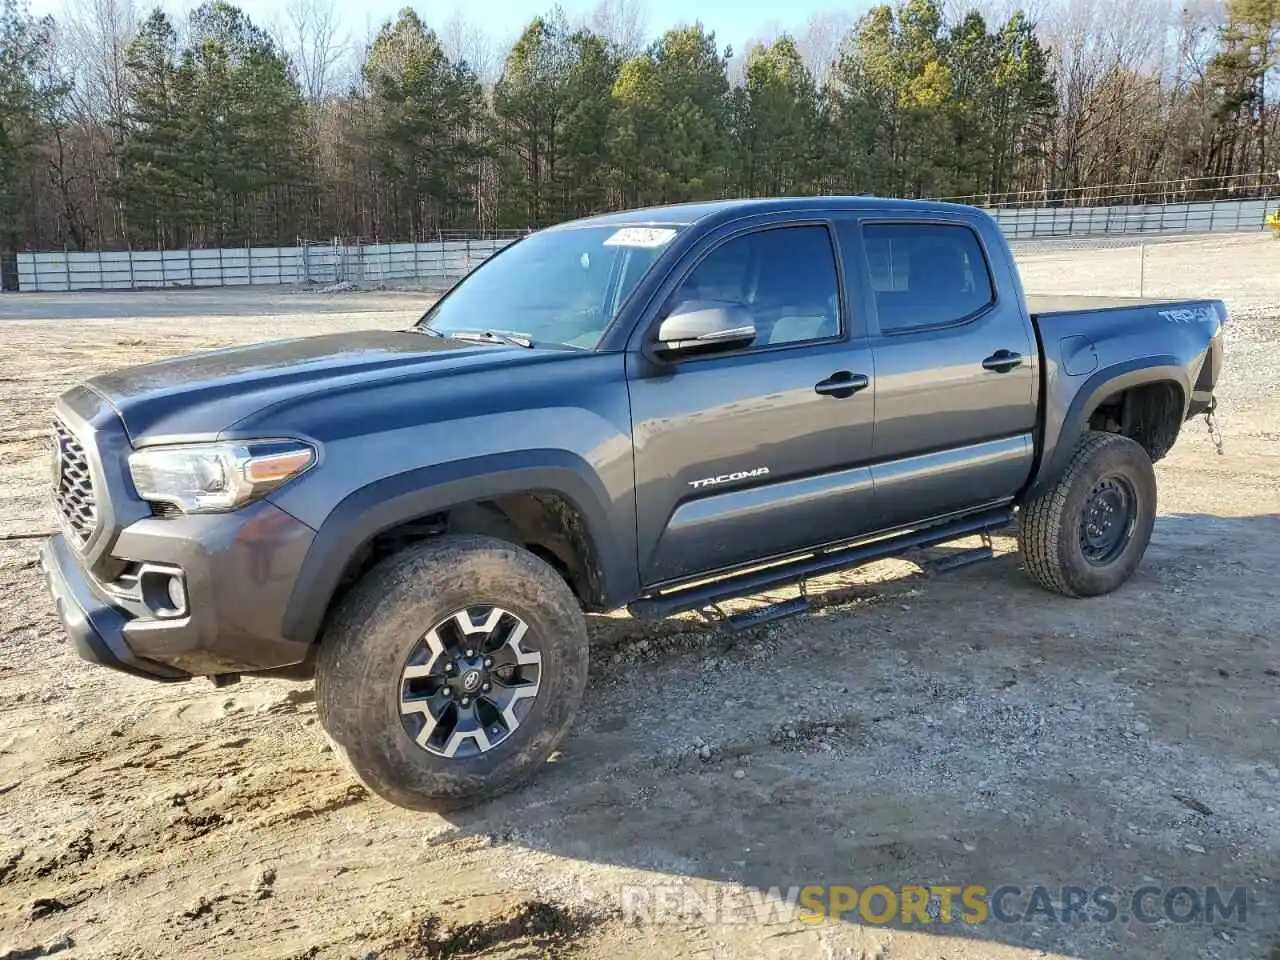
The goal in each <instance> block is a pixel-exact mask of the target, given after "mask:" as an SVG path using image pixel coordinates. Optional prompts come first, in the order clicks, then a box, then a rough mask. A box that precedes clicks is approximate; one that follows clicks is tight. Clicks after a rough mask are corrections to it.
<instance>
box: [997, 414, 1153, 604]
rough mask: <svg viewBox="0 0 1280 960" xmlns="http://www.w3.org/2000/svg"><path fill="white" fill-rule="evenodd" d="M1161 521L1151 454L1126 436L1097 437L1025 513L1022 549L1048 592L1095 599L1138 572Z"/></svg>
mask: <svg viewBox="0 0 1280 960" xmlns="http://www.w3.org/2000/svg"><path fill="white" fill-rule="evenodd" d="M1155 517H1156V476H1155V470H1154V469H1153V467H1152V466H1151V458H1150V457H1148V456H1147V452H1146V451H1145V450H1144V449H1143V448H1142V447H1141V446H1139V445H1138V444H1137V443H1135V442H1134V441H1133V440H1130V439H1129V438H1128V437H1122V436H1119V435H1118V434H1112V433H1098V432H1091V433H1087V434H1085V436H1084V438H1083V439H1082V440H1081V441H1080V444H1079V446H1077V447H1076V450H1075V453H1074V454H1073V455H1072V457H1071V462H1070V463H1069V464H1068V465H1067V469H1066V470H1065V471H1064V472H1063V474H1062V476H1061V477H1060V478H1059V479H1058V482H1057V483H1056V484H1054V486H1053V488H1052V489H1050V490H1048V491H1047V492H1046V493H1044V494H1043V495H1042V496H1040V497H1037V498H1036V499H1035V500H1033V501H1032V502H1031V503H1029V504H1027V506H1026V507H1025V508H1024V509H1023V511H1022V515H1021V520H1020V523H1019V527H1018V547H1019V549H1020V550H1021V551H1022V555H1023V559H1024V561H1025V563H1026V566H1027V571H1028V572H1029V573H1030V574H1031V576H1032V577H1033V578H1035V580H1036V581H1038V582H1039V583H1040V584H1041V585H1042V586H1043V587H1045V588H1047V589H1049V590H1053V591H1055V592H1057V593H1061V594H1065V595H1066V596H1069V597H1092V596H1097V595H1098V594H1103V593H1110V592H1111V591H1112V590H1115V589H1116V588H1117V587H1119V586H1120V585H1121V584H1122V583H1124V582H1125V581H1126V580H1128V579H1129V577H1130V576H1131V575H1132V574H1133V571H1134V570H1135V569H1136V568H1137V566H1138V563H1139V562H1140V561H1141V560H1142V555H1143V554H1144V553H1146V550H1147V544H1148V543H1149V542H1150V540H1151V530H1152V527H1153V526H1154V525H1155Z"/></svg>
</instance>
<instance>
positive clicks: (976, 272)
mask: <svg viewBox="0 0 1280 960" xmlns="http://www.w3.org/2000/svg"><path fill="white" fill-rule="evenodd" d="M862 235H863V239H864V241H865V246H866V251H867V266H868V269H869V273H870V275H871V289H872V291H874V293H875V298H876V314H877V315H878V317H879V319H880V330H881V332H885V333H887V332H891V331H895V330H910V329H912V328H914V327H933V326H938V325H942V324H948V323H956V322H958V321H961V320H964V319H965V318H967V317H970V316H972V315H973V314H975V313H977V312H978V311H979V310H981V309H983V308H984V307H986V306H988V305H989V304H990V303H992V302H993V301H994V300H995V287H994V285H993V284H992V282H991V271H990V270H989V269H988V267H987V260H986V258H985V257H984V256H983V255H982V247H981V246H980V245H979V243H978V237H977V235H976V234H974V232H973V231H972V230H970V229H969V228H968V227H963V226H959V225H956V224H939V223H871V224H866V225H865V226H864V227H863V228H862Z"/></svg>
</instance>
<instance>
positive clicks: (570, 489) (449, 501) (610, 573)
mask: <svg viewBox="0 0 1280 960" xmlns="http://www.w3.org/2000/svg"><path fill="white" fill-rule="evenodd" d="M528 491H544V492H549V493H555V494H558V495H560V496H562V497H564V498H565V499H566V500H568V501H569V502H570V503H572V504H573V506H574V507H575V508H576V509H577V510H578V512H579V514H580V515H581V516H582V518H583V520H584V521H585V523H586V526H587V532H588V535H589V536H590V537H591V540H592V542H593V545H594V553H595V556H596V558H597V560H598V563H599V566H600V569H599V571H598V575H599V580H600V586H601V591H602V594H603V597H604V602H605V605H606V607H614V606H619V605H621V604H622V603H624V602H626V601H627V600H629V599H631V598H632V597H634V596H635V594H636V592H637V591H638V587H639V583H638V577H637V572H636V564H635V543H634V527H632V528H631V531H630V533H631V535H630V537H629V538H628V536H627V530H626V527H625V525H622V527H621V529H619V524H617V523H613V522H611V521H610V507H609V503H610V500H609V498H608V496H607V494H606V491H605V488H604V485H603V484H602V483H601V481H600V479H599V477H598V476H596V474H595V473H594V471H592V470H591V468H590V466H589V465H588V464H587V462H586V461H585V460H583V459H582V458H581V457H579V456H577V455H575V454H573V453H570V452H567V451H563V450H528V451H519V452H512V453H505V454H496V455H487V456H480V457H474V458H471V459H468V460H459V461H453V462H450V463H444V464H438V465H434V466H426V467H421V468H418V469H414V470H409V471H406V472H403V473H397V474H393V475H391V476H388V477H385V478H383V479H380V480H377V481H375V482H373V483H370V484H368V485H366V486H363V487H360V488H359V489H357V490H355V491H353V492H352V493H350V494H349V495H348V496H347V497H345V498H344V499H343V500H342V501H341V502H340V503H339V504H338V505H337V506H336V507H335V508H334V509H333V510H332V511H330V513H329V515H328V516H327V517H326V518H325V520H324V522H323V523H322V524H321V525H320V527H319V529H318V530H317V532H316V537H315V540H314V541H313V542H312V544H311V548H310V550H309V551H308V552H307V556H306V559H305V560H304V561H303V564H302V567H301V568H300V570H299V573H298V577H297V580H296V582H295V585H294V589H293V593H292V596H291V597H290V600H289V604H288V607H287V608H286V611H285V617H284V635H285V636H286V637H288V638H289V639H291V640H296V641H300V642H306V643H311V642H313V641H314V640H315V639H316V638H317V636H318V634H319V632H320V627H321V625H322V623H323V620H324V616H325V613H326V611H327V609H328V606H329V601H330V599H331V598H332V597H333V594H334V591H335V590H336V589H337V587H338V584H339V581H340V579H341V577H342V575H343V572H344V571H345V570H346V568H347V565H348V563H349V562H350V561H351V560H352V558H354V557H355V556H356V555H357V553H358V552H359V551H360V549H361V548H362V547H363V546H364V545H365V544H367V543H368V542H369V541H370V540H372V539H373V538H374V537H375V536H377V535H378V534H379V533H382V532H383V531H385V530H389V529H391V528H392V527H395V526H398V525H399V524H401V523H404V522H406V521H408V520H412V519H414V518H416V517H422V516H426V515H429V514H432V513H438V512H441V511H444V510H447V509H448V508H450V507H452V506H456V505H458V504H462V503H471V502H474V501H477V500H490V499H494V498H496V497H502V496H507V495H512V494H517V493H523V492H528Z"/></svg>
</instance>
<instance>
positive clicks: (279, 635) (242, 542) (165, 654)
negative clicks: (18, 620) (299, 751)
mask: <svg viewBox="0 0 1280 960" xmlns="http://www.w3.org/2000/svg"><path fill="white" fill-rule="evenodd" d="M314 536H315V533H314V531H313V530H312V529H311V528H310V527H308V526H306V524H303V523H302V522H301V521H299V520H296V519H295V518H294V517H292V516H290V515H289V514H287V513H285V512H284V511H282V510H280V509H279V508H278V507H275V506H273V505H272V504H270V503H268V502H266V501H260V502H258V503H255V504H252V505H251V506H249V507H247V508H245V509H244V510H240V511H237V512H235V513H229V514H214V515H206V516H190V517H187V516H183V517H173V518H165V517H147V518H145V519H142V520H139V521H137V522H135V523H133V524H130V525H129V526H126V527H125V528H124V529H123V530H121V531H120V534H119V536H118V537H117V538H116V540H115V543H114V544H113V545H112V546H111V548H110V559H111V560H112V561H114V562H113V563H112V564H111V566H112V567H115V566H119V565H120V564H125V565H126V569H128V570H132V571H138V570H142V571H144V573H143V575H140V576H137V577H136V583H137V586H136V587H135V586H134V585H133V582H132V581H128V583H129V588H128V589H125V588H122V586H121V584H122V583H125V582H126V581H124V580H115V581H111V582H105V581H104V580H103V579H101V578H100V577H99V576H97V575H95V573H94V572H93V571H92V568H91V566H90V565H89V564H87V563H86V560H85V558H84V557H83V556H82V555H81V553H80V552H79V551H77V550H76V549H75V547H74V546H73V545H72V544H71V543H70V542H69V541H68V540H67V538H66V537H65V536H64V535H62V534H57V535H55V536H53V537H50V538H49V539H48V540H47V541H45V543H44V545H43V547H42V548H41V551H40V564H41V567H42V568H43V569H44V573H45V580H46V582H47V584H48V587H49V592H50V593H51V594H52V595H53V600H54V604H55V605H56V607H57V610H58V616H59V618H60V619H61V620H62V624H63V627H64V628H65V629H66V632H67V634H68V636H69V637H70V638H71V641H72V643H73V644H74V646H75V649H76V652H77V653H78V654H79V655H80V656H81V657H83V658H84V659H85V660H88V661H90V662H92V663H97V664H100V665H102V666H105V667H110V668H112V669H115V670H120V671H123V672H125V673H129V674H132V675H134V676H139V677H146V678H147V679H151V680H162V681H171V680H185V679H189V678H191V677H196V676H219V675H224V674H240V673H277V674H284V675H290V669H291V668H292V669H293V671H294V672H296V673H298V674H300V675H301V674H305V664H306V662H307V660H308V654H309V653H310V647H311V645H310V643H309V642H307V641H305V640H297V639H289V638H286V637H285V636H284V635H283V621H284V611H285V607H286V606H287V604H288V601H289V597H290V596H291V595H292V591H293V588H294V581H295V579H296V577H297V573H298V569H299V567H300V565H301V563H302V559H303V557H304V556H305V555H306V551H307V549H308V548H309V547H310V545H311V541H312V540H313V539H314ZM148 570H159V571H161V575H160V576H161V579H162V580H163V579H164V576H165V575H169V574H172V575H174V576H177V577H178V578H179V579H180V580H181V582H182V589H181V593H180V595H181V598H182V599H183V601H184V603H183V605H182V608H181V609H172V602H171V601H170V600H168V599H167V595H165V594H164V593H163V592H161V593H159V595H157V591H155V590H149V589H147V588H146V585H145V583H144V579H145V571H148Z"/></svg>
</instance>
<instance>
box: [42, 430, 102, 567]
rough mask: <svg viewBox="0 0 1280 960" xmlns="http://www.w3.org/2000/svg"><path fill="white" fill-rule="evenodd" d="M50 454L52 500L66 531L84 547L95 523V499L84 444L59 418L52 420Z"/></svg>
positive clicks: (96, 516)
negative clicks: (52, 480)
mask: <svg viewBox="0 0 1280 960" xmlns="http://www.w3.org/2000/svg"><path fill="white" fill-rule="evenodd" d="M53 453H54V471H55V475H54V487H53V503H54V506H55V507H57V509H58V513H59V515H60V516H61V517H62V521H63V525H64V527H65V529H66V532H67V534H68V535H69V536H70V537H71V538H72V539H74V540H75V541H76V543H77V544H78V545H79V546H84V544H85V542H86V541H87V540H88V539H89V537H90V536H92V535H93V531H94V529H95V528H96V527H97V526H98V500H97V498H96V497H95V496H94V492H93V476H92V474H91V473H90V471H89V458H88V457H86V456H85V452H84V447H82V446H81V445H80V441H79V440H77V439H76V438H75V437H74V436H73V435H72V433H71V431H70V430H68V429H67V427H66V424H64V423H63V422H62V421H61V420H54V421H53Z"/></svg>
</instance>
